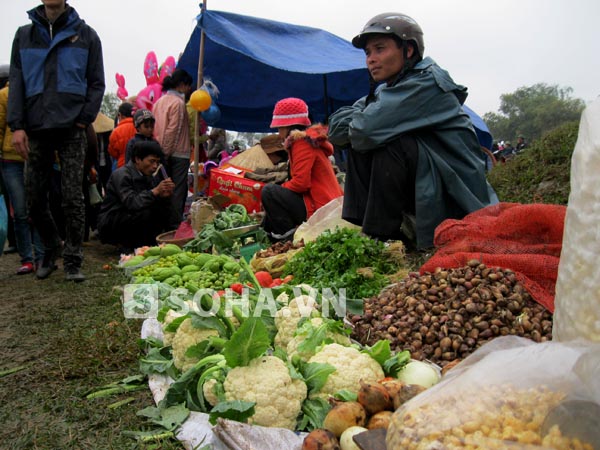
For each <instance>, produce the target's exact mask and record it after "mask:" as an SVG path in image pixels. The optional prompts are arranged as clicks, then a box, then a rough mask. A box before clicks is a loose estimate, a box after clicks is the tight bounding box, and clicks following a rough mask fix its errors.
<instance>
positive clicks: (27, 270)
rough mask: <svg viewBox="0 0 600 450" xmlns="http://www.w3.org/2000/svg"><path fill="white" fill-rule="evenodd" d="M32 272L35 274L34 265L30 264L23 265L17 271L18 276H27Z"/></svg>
mask: <svg viewBox="0 0 600 450" xmlns="http://www.w3.org/2000/svg"><path fill="white" fill-rule="evenodd" d="M31 272H33V263H30V262H26V263H23V265H22V266H21V267H19V268H18V269H17V275H26V274H28V273H31Z"/></svg>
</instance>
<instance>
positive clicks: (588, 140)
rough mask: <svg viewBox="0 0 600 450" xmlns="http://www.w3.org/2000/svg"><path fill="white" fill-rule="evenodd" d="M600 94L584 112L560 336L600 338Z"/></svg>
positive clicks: (559, 304)
mask: <svg viewBox="0 0 600 450" xmlns="http://www.w3.org/2000/svg"><path fill="white" fill-rule="evenodd" d="M599 124H600V99H596V101H595V102H593V103H592V104H591V105H589V106H588V107H587V108H586V109H585V111H584V112H583V115H582V117H581V122H580V124H579V135H578V137H577V144H576V145H575V151H574V152H573V157H572V160H571V193H570V195H569V206H568V207H567V214H566V218H565V231H564V235H563V247H562V252H561V256H560V262H559V265H558V278H557V282H556V295H555V301H554V304H555V311H554V325H553V330H552V336H553V339H554V340H559V341H567V340H570V339H577V338H583V339H588V340H591V341H596V342H600V290H599V286H600V264H598V255H600V208H599V205H600V188H599V185H598V176H599V175H598V174H599V173H600V127H599V126H598V125H599Z"/></svg>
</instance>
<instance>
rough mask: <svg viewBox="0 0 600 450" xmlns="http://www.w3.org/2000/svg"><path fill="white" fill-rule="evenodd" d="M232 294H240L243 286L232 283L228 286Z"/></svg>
mask: <svg viewBox="0 0 600 450" xmlns="http://www.w3.org/2000/svg"><path fill="white" fill-rule="evenodd" d="M229 287H230V288H231V290H232V291H233V292H235V293H236V294H240V295H241V294H242V290H243V289H244V285H243V284H242V283H233V284H232V285H231V286H229Z"/></svg>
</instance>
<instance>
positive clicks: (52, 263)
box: [35, 249, 58, 280]
mask: <svg viewBox="0 0 600 450" xmlns="http://www.w3.org/2000/svg"><path fill="white" fill-rule="evenodd" d="M57 253H58V249H54V250H46V253H45V254H44V259H43V260H42V264H41V265H40V266H39V267H38V269H37V271H36V272H35V276H36V277H37V278H39V279H40V280H43V279H45V278H48V277H49V276H50V274H51V273H52V272H54V271H55V270H56V269H57V268H58V267H57V265H56V255H57Z"/></svg>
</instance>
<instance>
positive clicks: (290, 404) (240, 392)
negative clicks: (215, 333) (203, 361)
mask: <svg viewBox="0 0 600 450" xmlns="http://www.w3.org/2000/svg"><path fill="white" fill-rule="evenodd" d="M223 388H224V389H225V398H226V399H227V401H234V400H243V401H247V402H255V403H256V405H255V407H254V410H255V413H254V415H253V416H252V417H250V419H249V421H248V422H249V423H251V424H255V425H262V426H265V427H280V428H287V429H289V430H294V429H295V428H296V418H297V417H298V414H300V410H301V408H302V402H303V401H304V399H306V392H307V389H306V384H305V383H304V381H302V380H297V379H292V377H290V373H289V370H288V368H287V366H286V365H285V363H284V362H283V361H282V360H280V359H279V358H277V357H275V356H262V357H260V358H255V359H253V360H252V361H250V364H249V365H248V366H244V367H235V368H233V369H231V370H230V371H229V373H228V374H227V377H226V378H225V381H224V382H223ZM211 391H212V389H211ZM207 398H208V397H207Z"/></svg>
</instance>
